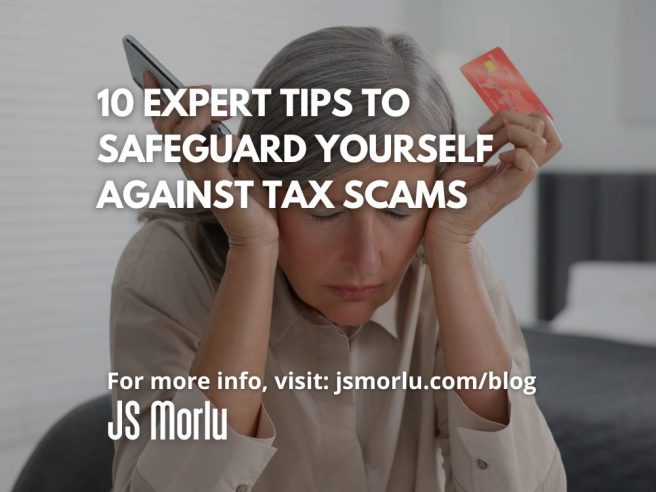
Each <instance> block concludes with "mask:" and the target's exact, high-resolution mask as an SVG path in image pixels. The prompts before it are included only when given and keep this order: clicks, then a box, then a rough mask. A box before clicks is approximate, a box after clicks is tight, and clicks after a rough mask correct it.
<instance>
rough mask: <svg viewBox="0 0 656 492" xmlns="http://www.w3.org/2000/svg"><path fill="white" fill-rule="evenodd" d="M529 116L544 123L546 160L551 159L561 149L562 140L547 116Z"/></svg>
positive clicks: (538, 114)
mask: <svg viewBox="0 0 656 492" xmlns="http://www.w3.org/2000/svg"><path fill="white" fill-rule="evenodd" d="M531 116H533V117H534V118H538V119H539V120H541V121H542V122H544V135H543V137H544V138H545V139H546V141H547V150H546V159H547V160H549V159H551V158H552V157H553V156H554V154H556V153H557V152H558V151H559V150H560V149H562V147H563V140H562V138H560V135H559V134H558V131H557V130H556V126H555V125H554V122H553V120H552V119H551V118H549V115H546V114H544V113H539V112H537V113H531Z"/></svg>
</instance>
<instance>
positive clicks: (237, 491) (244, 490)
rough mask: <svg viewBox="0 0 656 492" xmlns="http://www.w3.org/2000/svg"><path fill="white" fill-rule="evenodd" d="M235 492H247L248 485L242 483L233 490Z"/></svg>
mask: <svg viewBox="0 0 656 492" xmlns="http://www.w3.org/2000/svg"><path fill="white" fill-rule="evenodd" d="M235 492H248V485H246V484H243V483H242V484H241V485H239V486H238V487H237V488H236V489H235Z"/></svg>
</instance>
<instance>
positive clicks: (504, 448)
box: [447, 362, 566, 491]
mask: <svg viewBox="0 0 656 492" xmlns="http://www.w3.org/2000/svg"><path fill="white" fill-rule="evenodd" d="M510 375H511V377H512V376H516V377H521V374H520V373H519V371H518V368H517V365H516V364H515V363H514V362H513V365H512V370H511V373H510ZM507 394H508V405H509V412H510V420H509V422H508V424H507V425H503V424H499V423H497V422H492V421H489V420H487V419H484V418H482V417H480V416H479V415H477V414H475V413H474V412H473V411H471V410H470V409H469V408H468V407H467V406H466V405H465V403H464V402H463V400H462V399H461V398H460V396H459V395H458V393H457V392H456V391H449V392H448V395H447V402H448V403H447V405H448V412H449V419H448V426H449V435H450V436H451V466H452V467H453V475H454V479H455V480H457V481H458V482H459V483H460V484H462V486H463V487H464V488H465V490H472V491H497V490H498V491H515V490H516V491H526V490H531V491H533V490H542V489H541V488H540V487H542V486H543V485H544V482H545V480H546V478H547V477H550V476H551V475H556V474H559V471H562V465H561V463H560V455H559V453H558V448H557V447H556V445H555V443H554V441H553V438H552V436H551V432H550V430H549V428H548V426H547V423H546V421H545V420H544V417H543V416H542V413H541V412H540V410H539V408H538V406H537V404H536V402H535V398H534V397H533V396H530V395H525V394H524V393H523V392H522V391H521V390H512V389H510V390H508V392H507ZM557 468H560V470H558V469H557ZM545 474H546V475H545ZM556 483H557V482H554V485H550V486H549V488H546V489H544V490H549V491H560V490H566V489H565V488H564V487H561V486H560V485H559V486H558V487H559V488H554V487H555V484H556ZM561 483H562V481H561Z"/></svg>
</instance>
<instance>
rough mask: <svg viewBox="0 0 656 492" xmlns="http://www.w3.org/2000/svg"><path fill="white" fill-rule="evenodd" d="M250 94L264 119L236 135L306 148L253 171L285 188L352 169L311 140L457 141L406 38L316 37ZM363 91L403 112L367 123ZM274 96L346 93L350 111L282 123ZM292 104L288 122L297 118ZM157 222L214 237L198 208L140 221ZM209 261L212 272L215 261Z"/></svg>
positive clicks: (222, 244) (418, 51)
mask: <svg viewBox="0 0 656 492" xmlns="http://www.w3.org/2000/svg"><path fill="white" fill-rule="evenodd" d="M254 86H255V87H263V88H270V89H271V95H270V96H268V98H267V103H266V111H265V114H266V115H265V116H252V117H244V118H243V119H242V122H241V125H240V128H239V131H238V134H239V135H240V136H242V135H246V134H247V135H250V136H251V138H252V139H253V141H254V142H258V140H259V138H260V136H261V135H276V136H278V137H279V138H281V139H282V136H283V135H285V134H293V135H298V136H299V137H301V138H302V139H303V140H304V141H305V143H306V147H307V152H306V154H305V156H304V158H303V159H302V160H300V161H299V162H295V163H271V162H268V163H253V167H254V169H255V172H256V173H257V174H258V176H259V177H260V178H261V179H280V180H282V181H283V183H284V184H289V182H290V181H292V180H298V181H300V182H301V183H305V182H307V181H308V180H310V179H314V180H319V181H321V180H323V179H326V178H330V177H331V176H335V175H338V174H340V173H344V172H346V171H347V169H348V168H349V167H351V168H352V167H353V164H351V163H348V162H345V161H344V160H342V159H341V158H340V157H339V156H338V154H335V153H334V156H335V158H334V159H333V160H332V161H331V162H329V163H326V162H324V160H323V149H322V147H321V146H320V144H319V143H318V142H317V141H316V139H315V138H314V135H315V134H322V135H324V136H326V137H328V136H330V135H337V134H339V135H342V136H345V135H349V134H355V135H360V136H363V137H367V136H368V135H386V134H397V133H408V134H411V135H414V136H415V137H418V136H419V135H420V134H423V133H432V134H435V135H439V134H444V133H448V134H456V133H457V124H456V118H455V111H454V106H453V102H452V99H451V96H450V95H449V93H448V91H447V89H446V86H445V84H444V81H443V80H442V77H441V76H440V74H439V73H438V71H437V70H436V68H435V67H434V64H433V63H432V60H431V58H430V55H429V54H428V53H427V52H426V51H424V50H423V49H422V48H421V47H420V46H419V44H418V43H417V42H416V41H415V40H414V39H413V38H412V37H410V36H408V35H405V34H392V35H385V34H384V33H383V32H382V31H381V30H380V29H377V28H372V27H329V28H325V29H320V30H318V31H315V32H312V33H309V34H306V35H304V36H301V37H300V38H298V39H295V40H294V41H292V42H290V43H289V44H288V45H286V46H285V47H284V48H282V49H281V50H280V51H279V52H278V53H277V54H276V55H275V56H274V57H273V59H272V60H271V61H270V62H269V63H268V64H267V65H266V66H265V67H264V69H263V70H262V73H261V74H260V76H259V77H258V79H257V81H256V82H255V85H254ZM365 87H368V88H380V89H382V90H383V92H384V91H386V90H388V89H393V88H401V89H403V90H404V91H405V92H406V93H407V94H408V96H409V98H410V108H409V110H408V112H407V113H406V114H405V115H403V116H401V117H398V118H397V117H392V116H388V115H387V114H385V112H383V111H382V110H380V108H377V111H376V116H373V117H370V116H368V115H367V107H366V101H367V99H366V96H365V95H362V93H361V89H362V88H365ZM281 88H302V89H303V88H307V89H312V88H324V89H327V90H329V91H330V92H331V93H333V91H335V90H337V89H340V88H348V89H350V90H351V94H350V95H349V98H348V99H349V101H350V102H351V104H352V105H353V111H352V113H351V114H350V115H349V116H347V117H337V116H333V115H332V114H330V113H331V109H332V107H334V103H333V105H332V106H331V105H328V106H326V107H324V108H322V109H321V110H320V115H319V116H316V117H311V116H307V117H302V116H294V117H288V116H286V105H285V100H284V97H283V96H282V95H280V94H279V90H280V89H281ZM298 99H299V98H298V97H297V98H296V102H297V107H296V108H295V112H294V114H300V106H299V103H298ZM379 99H380V98H379ZM255 104H256V100H255V98H252V99H251V100H250V102H249V103H248V109H249V110H250V111H251V113H252V114H256V112H257V108H256V107H255ZM378 140H379V141H381V140H382V139H378ZM349 150H350V149H349ZM163 216H165V217H169V218H175V219H178V220H187V221H192V222H200V223H203V225H204V229H205V230H206V231H210V230H211V229H221V228H220V225H219V224H218V222H217V220H216V218H215V217H214V214H213V213H212V211H211V210H207V209H203V208H194V209H168V208H157V209H154V210H146V211H144V212H142V213H141V214H140V216H139V218H140V220H142V221H144V220H145V221H148V220H151V219H154V218H156V217H163ZM217 226H219V227H217ZM221 232H222V231H221ZM224 236H225V234H223V236H222V235H221V234H220V233H217V231H216V230H211V236H209V237H208V239H210V241H211V242H212V243H213V245H214V247H213V248H211V249H213V250H214V251H216V250H217V249H220V250H225V248H226V244H227V241H226V240H225V237H224ZM212 256H214V255H212ZM208 260H209V261H210V263H211V264H214V265H216V262H215V261H214V260H212V259H208ZM219 270H220V269H219Z"/></svg>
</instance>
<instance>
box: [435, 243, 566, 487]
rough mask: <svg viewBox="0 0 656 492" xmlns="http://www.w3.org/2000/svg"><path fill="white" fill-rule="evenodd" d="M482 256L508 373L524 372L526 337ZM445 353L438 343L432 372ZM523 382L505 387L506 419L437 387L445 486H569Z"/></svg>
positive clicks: (437, 369) (526, 366)
mask: <svg viewBox="0 0 656 492" xmlns="http://www.w3.org/2000/svg"><path fill="white" fill-rule="evenodd" d="M483 254H484V253H483ZM485 261H486V260H484V262H483V268H484V270H485V271H484V275H485V277H486V278H487V279H488V284H487V286H488V289H489V290H488V295H489V297H490V301H491V303H492V305H493V308H494V312H495V315H496V317H497V321H498V323H499V327H500V328H501V332H502V335H503V338H504V341H505V343H506V345H507V347H508V349H509V352H510V354H511V357H512V366H511V370H510V374H509V377H510V378H513V377H514V378H517V377H521V378H525V377H526V376H528V375H530V374H531V371H530V360H529V354H528V350H527V347H526V342H525V341H524V337H523V335H522V332H521V329H520V327H519V323H518V322H517V319H516V317H515V314H514V311H513V309H512V307H511V305H510V302H509V299H508V295H507V291H506V288H505V285H504V284H503V283H502V282H500V281H498V279H497V278H496V275H495V273H494V272H493V270H491V267H489V265H488V264H487V263H485ZM486 265H487V266H486ZM443 357H444V354H443V353H442V350H441V347H439V344H438V347H437V352H436V358H435V370H434V372H435V374H443V373H444V372H443V371H444V366H443V360H444V359H443ZM531 383H532V382H531ZM525 387H526V385H524V386H523V387H522V389H518V390H514V389H508V390H507V398H508V409H509V421H508V424H507V425H503V424H500V423H498V422H493V421H490V420H487V419H485V418H483V417H481V416H480V415H478V414H476V413H474V412H473V411H472V410H471V409H470V408H468V407H467V405H466V404H465V403H464V401H463V400H462V398H461V397H460V395H458V393H457V392H456V391H455V390H448V391H446V390H439V391H436V392H435V396H434V399H435V405H436V412H437V443H438V446H439V448H440V449H441V452H442V457H443V467H444V472H445V487H444V489H445V491H447V492H452V491H468V492H473V491H476V492H479V491H480V492H515V491H517V492H526V491H538V492H561V491H566V490H567V484H566V475H565V470H564V467H563V463H562V459H561V456H560V452H559V450H558V447H557V445H556V443H555V441H554V439H553V436H552V434H551V431H550V429H549V427H548V425H547V422H546V420H545V419H544V416H543V415H542V412H541V411H540V408H539V407H538V404H537V401H536V399H535V396H534V395H532V394H526V393H531V392H530V391H526V393H525V392H524V388H525ZM535 387H536V388H537V390H538V391H539V380H537V381H535Z"/></svg>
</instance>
